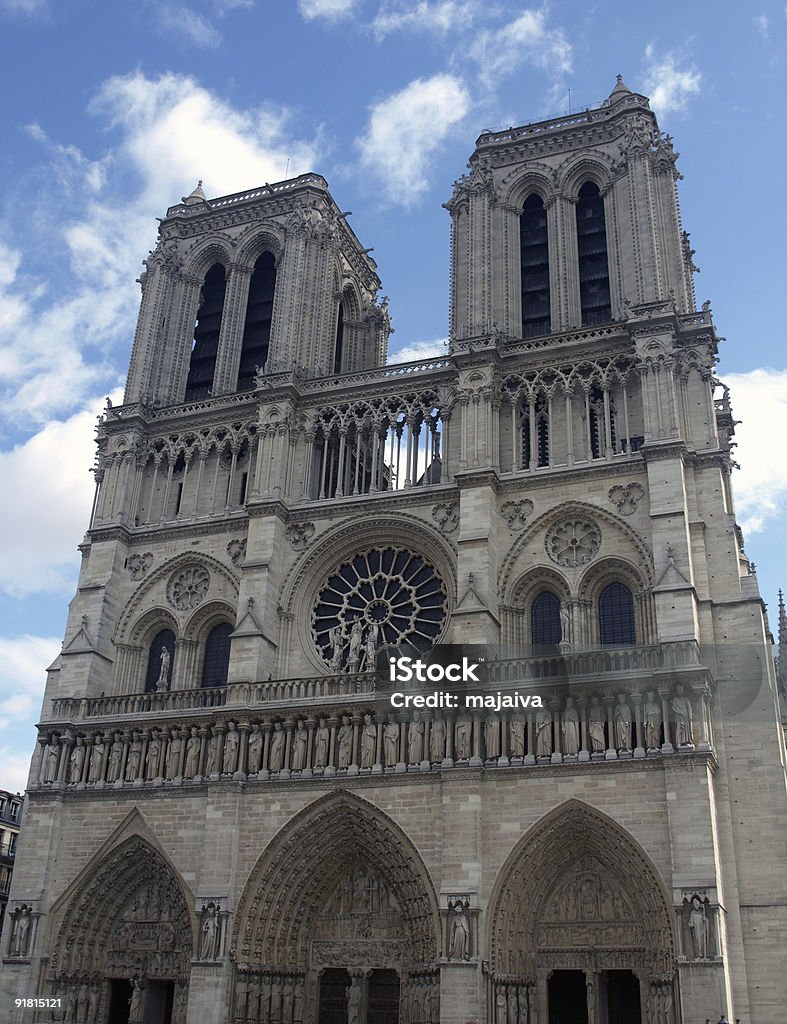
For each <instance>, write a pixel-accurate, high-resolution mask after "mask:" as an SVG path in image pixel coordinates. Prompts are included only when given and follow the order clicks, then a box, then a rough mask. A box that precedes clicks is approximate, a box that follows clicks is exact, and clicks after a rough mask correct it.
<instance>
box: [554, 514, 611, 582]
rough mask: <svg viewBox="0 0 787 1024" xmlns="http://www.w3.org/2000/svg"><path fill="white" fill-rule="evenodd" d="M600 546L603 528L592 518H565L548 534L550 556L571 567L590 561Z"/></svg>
mask: <svg viewBox="0 0 787 1024" xmlns="http://www.w3.org/2000/svg"><path fill="white" fill-rule="evenodd" d="M600 547H601V530H599V528H598V527H597V526H596V524H595V523H593V522H591V520H590V519H584V518H580V517H577V518H575V519H563V520H561V521H560V522H559V523H556V524H555V525H554V526H553V527H552V528H551V529H550V530H549V531H548V533H547V535H546V549H547V554H548V555H549V557H550V558H551V559H552V561H553V562H556V563H557V564H558V565H564V566H566V567H567V568H569V569H576V568H577V566H580V565H584V564H585V562H589V561H590V559H591V558H593V556H594V555H595V554H596V553H597V552H598V549H599V548H600Z"/></svg>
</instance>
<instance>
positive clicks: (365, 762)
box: [361, 712, 377, 768]
mask: <svg viewBox="0 0 787 1024" xmlns="http://www.w3.org/2000/svg"><path fill="white" fill-rule="evenodd" d="M376 747H377V726H376V725H375V724H374V722H373V721H372V716H371V715H370V714H369V713H368V712H367V713H366V714H365V715H364V716H363V725H362V726H361V768H371V767H372V766H373V765H374V754H375V749H376Z"/></svg>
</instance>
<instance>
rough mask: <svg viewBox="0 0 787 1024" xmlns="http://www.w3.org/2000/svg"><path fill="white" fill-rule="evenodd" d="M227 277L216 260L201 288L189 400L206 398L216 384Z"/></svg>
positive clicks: (190, 365)
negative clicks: (217, 358) (217, 357)
mask: <svg viewBox="0 0 787 1024" xmlns="http://www.w3.org/2000/svg"><path fill="white" fill-rule="evenodd" d="M225 286H226V280H225V276H224V267H223V266H222V265H221V264H220V263H214V264H213V266H212V267H211V268H210V270H209V271H208V272H207V274H206V275H205V282H204V284H203V285H202V291H201V292H200V304H199V309H198V311H197V323H196V326H195V327H194V341H193V342H192V346H191V362H190V363H189V376H188V380H187V381H186V401H187V402H190V401H193V400H194V399H197V398H207V397H208V395H209V394H210V390H211V388H212V387H213V374H214V373H215V370H216V353H217V352H218V350H219V332H220V330H221V315H222V313H223V311H224V290H225Z"/></svg>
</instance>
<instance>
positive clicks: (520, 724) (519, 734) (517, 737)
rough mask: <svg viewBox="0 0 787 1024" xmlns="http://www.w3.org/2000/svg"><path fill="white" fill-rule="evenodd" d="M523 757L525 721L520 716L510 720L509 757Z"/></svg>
mask: <svg viewBox="0 0 787 1024" xmlns="http://www.w3.org/2000/svg"><path fill="white" fill-rule="evenodd" d="M524 756H525V720H524V718H522V716H521V715H514V717H513V718H512V719H511V757H524Z"/></svg>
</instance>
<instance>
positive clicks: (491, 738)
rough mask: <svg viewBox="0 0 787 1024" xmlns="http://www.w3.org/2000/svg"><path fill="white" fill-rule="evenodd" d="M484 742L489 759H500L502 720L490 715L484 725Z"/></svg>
mask: <svg viewBox="0 0 787 1024" xmlns="http://www.w3.org/2000/svg"><path fill="white" fill-rule="evenodd" d="M484 742H485V743H486V756H487V757H500V719H499V718H498V717H497V715H490V716H489V718H487V720H486V722H485V723H484Z"/></svg>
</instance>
